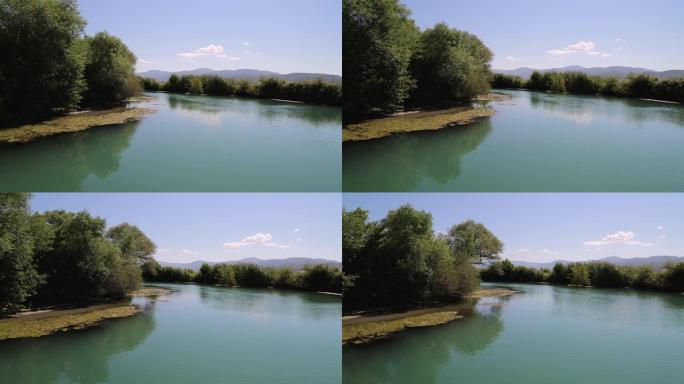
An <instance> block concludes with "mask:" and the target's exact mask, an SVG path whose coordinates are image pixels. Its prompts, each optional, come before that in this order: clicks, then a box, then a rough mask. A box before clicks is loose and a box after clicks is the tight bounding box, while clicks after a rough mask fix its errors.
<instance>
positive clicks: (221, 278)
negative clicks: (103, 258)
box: [143, 260, 342, 293]
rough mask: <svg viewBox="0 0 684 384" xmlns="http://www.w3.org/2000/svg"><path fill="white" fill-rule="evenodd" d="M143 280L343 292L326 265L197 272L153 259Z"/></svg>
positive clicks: (206, 267) (335, 274)
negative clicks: (294, 268) (300, 267)
mask: <svg viewBox="0 0 684 384" xmlns="http://www.w3.org/2000/svg"><path fill="white" fill-rule="evenodd" d="M143 278H144V279H145V281H149V282H167V283H189V282H195V283H199V284H209V285H223V286H228V287H232V286H240V287H251V288H268V287H275V288H284V289H296V290H305V291H314V292H320V291H323V292H339V293H341V292H342V272H341V271H340V270H339V269H338V268H335V267H331V266H327V265H313V266H307V267H305V268H304V269H303V270H301V271H295V270H293V269H291V268H263V267H259V266H257V265H254V264H213V265H212V264H203V265H202V267H201V268H200V270H199V272H195V271H192V270H190V269H179V268H172V267H162V266H160V265H159V263H157V262H156V261H154V260H150V261H148V262H147V263H146V264H145V265H144V266H143Z"/></svg>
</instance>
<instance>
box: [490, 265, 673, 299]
mask: <svg viewBox="0 0 684 384" xmlns="http://www.w3.org/2000/svg"><path fill="white" fill-rule="evenodd" d="M480 277H481V278H482V280H485V281H498V282H548V283H552V284H559V285H576V286H594V287H602V288H625V287H631V288H635V289H648V290H657V291H668V292H684V263H678V264H666V265H665V266H664V267H663V268H661V269H654V268H653V267H651V266H618V265H614V264H610V263H605V262H586V263H569V264H562V263H557V264H556V265H554V267H553V270H551V271H548V270H546V269H541V270H540V269H533V268H527V267H518V266H514V265H513V263H511V262H510V261H508V260H504V261H500V262H496V263H494V264H492V265H490V266H489V267H488V268H486V269H484V270H482V271H480Z"/></svg>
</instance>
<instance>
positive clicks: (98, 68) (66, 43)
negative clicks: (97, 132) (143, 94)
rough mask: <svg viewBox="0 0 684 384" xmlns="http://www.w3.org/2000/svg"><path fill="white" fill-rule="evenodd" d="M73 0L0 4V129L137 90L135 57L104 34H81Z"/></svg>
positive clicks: (12, 0) (110, 100)
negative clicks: (92, 35) (86, 35)
mask: <svg viewBox="0 0 684 384" xmlns="http://www.w3.org/2000/svg"><path fill="white" fill-rule="evenodd" d="M84 26H85V21H84V20H83V19H82V18H81V17H80V15H79V12H78V7H77V3H76V1H75V0H5V1H3V2H2V6H0V50H1V51H2V55H1V56H0V126H2V125H9V124H15V123H17V122H24V121H34V120H40V119H42V118H45V117H48V116H50V115H52V114H54V113H59V112H65V111H69V110H73V109H76V108H78V107H81V106H101V105H106V104H111V103H117V102H120V101H122V100H123V99H125V98H126V97H128V96H130V95H132V94H134V93H136V92H138V91H139V90H140V85H139V83H138V80H137V78H136V77H135V76H134V64H135V61H136V58H135V56H134V55H133V54H132V53H131V52H130V51H129V50H128V49H127V48H126V46H125V45H124V44H123V43H122V42H121V41H120V40H119V39H117V38H115V37H112V36H109V35H108V34H106V33H99V34H97V35H95V36H94V37H84V36H83V35H82V31H83V28H84Z"/></svg>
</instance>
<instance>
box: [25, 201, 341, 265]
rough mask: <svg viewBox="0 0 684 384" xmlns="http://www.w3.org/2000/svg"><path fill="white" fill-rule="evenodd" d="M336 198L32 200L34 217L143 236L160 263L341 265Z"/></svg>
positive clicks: (338, 216) (338, 203)
mask: <svg viewBox="0 0 684 384" xmlns="http://www.w3.org/2000/svg"><path fill="white" fill-rule="evenodd" d="M341 204H342V202H341V194H335V193H327V194H326V193H321V194H311V193H309V194H287V193H275V194H259V193H251V194H238V193H227V194H211V193H205V194H191V193H177V194H174V193H170V194H163V193H147V194H146V193H142V194H135V193H119V194H117V193H113V194H109V193H63V194H49V193H48V194H45V193H36V194H34V195H33V198H32V200H31V208H32V210H33V211H40V212H42V211H45V210H54V209H64V210H67V211H81V210H87V211H89V212H90V213H91V214H93V215H96V216H100V217H103V218H105V219H106V220H107V224H108V226H110V227H111V226H114V225H117V224H120V223H123V222H128V223H131V224H134V225H136V226H138V227H139V228H141V229H142V230H143V231H144V232H145V233H146V234H147V235H148V236H149V237H150V238H151V239H152V240H153V241H154V242H155V243H156V244H157V247H158V252H157V255H156V258H157V259H158V260H163V261H169V262H191V261H195V260H206V261H224V260H237V259H242V258H246V257H257V258H261V259H281V258H286V257H314V258H324V259H330V260H337V261H340V260H341V258H342V256H341V253H342V251H341V247H342V243H341V235H340V234H341V231H342V229H341V221H342V219H341V217H342V213H341V209H340V206H341Z"/></svg>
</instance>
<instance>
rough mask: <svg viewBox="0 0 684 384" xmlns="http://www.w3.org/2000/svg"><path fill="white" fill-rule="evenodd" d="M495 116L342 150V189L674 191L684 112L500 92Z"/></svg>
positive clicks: (681, 186)
mask: <svg viewBox="0 0 684 384" xmlns="http://www.w3.org/2000/svg"><path fill="white" fill-rule="evenodd" d="M500 92H502V93H506V94H508V95H510V96H511V97H512V98H511V99H510V100H506V101H502V102H494V103H492V105H493V107H494V109H495V110H496V114H495V115H494V116H493V117H491V118H486V119H481V120H479V121H477V122H476V123H474V124H471V125H468V126H462V127H454V128H450V129H444V130H441V131H437V132H423V133H415V134H405V135H397V136H393V137H389V138H384V139H379V140H373V141H367V142H356V143H345V144H344V145H343V180H344V181H343V189H344V190H345V191H350V192H352V191H371V192H372V191H380V192H381V191H397V192H399V191H472V192H538V191H539V192H541V191H548V192H575V191H578V192H584V191H587V192H638V191H644V192H649V191H653V192H670V191H684V171H683V170H682V164H684V150H682V148H683V147H684V106H682V105H679V104H677V105H674V104H664V103H657V102H649V101H641V100H632V99H620V98H605V97H598V96H576V95H559V94H549V93H539V92H527V91H500Z"/></svg>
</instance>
